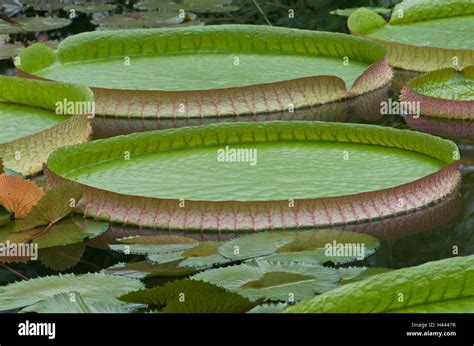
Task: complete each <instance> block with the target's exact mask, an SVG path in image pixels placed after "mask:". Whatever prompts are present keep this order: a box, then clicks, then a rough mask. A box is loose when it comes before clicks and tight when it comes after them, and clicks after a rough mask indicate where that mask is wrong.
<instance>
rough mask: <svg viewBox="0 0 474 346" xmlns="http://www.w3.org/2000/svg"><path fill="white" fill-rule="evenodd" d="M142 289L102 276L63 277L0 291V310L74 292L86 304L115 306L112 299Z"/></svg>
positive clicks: (136, 283) (130, 281) (132, 282)
mask: <svg viewBox="0 0 474 346" xmlns="http://www.w3.org/2000/svg"><path fill="white" fill-rule="evenodd" d="M141 287H143V285H142V283H141V282H140V281H138V280H133V279H128V278H124V277H119V276H114V275H104V274H97V273H94V274H83V275H77V276H76V275H74V274H66V275H59V276H47V277H41V278H36V279H30V280H27V281H20V282H15V283H12V284H9V285H7V286H4V287H3V290H2V291H0V311H5V310H12V309H18V308H22V307H25V306H30V305H33V304H35V303H38V302H40V301H43V300H47V299H49V298H52V297H54V296H55V295H56V294H59V293H72V292H78V293H80V294H81V295H82V297H83V298H84V300H86V301H87V302H102V303H106V304H119V303H120V302H119V301H118V300H117V299H116V298H115V297H117V296H119V295H121V294H124V293H126V292H129V291H133V290H137V289H140V288H141Z"/></svg>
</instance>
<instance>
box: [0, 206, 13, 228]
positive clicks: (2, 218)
mask: <svg viewBox="0 0 474 346" xmlns="http://www.w3.org/2000/svg"><path fill="white" fill-rule="evenodd" d="M11 221H12V214H10V213H9V212H8V211H7V210H6V209H5V208H3V207H2V206H0V227H1V226H5V225H6V224H9V223H10V222H11Z"/></svg>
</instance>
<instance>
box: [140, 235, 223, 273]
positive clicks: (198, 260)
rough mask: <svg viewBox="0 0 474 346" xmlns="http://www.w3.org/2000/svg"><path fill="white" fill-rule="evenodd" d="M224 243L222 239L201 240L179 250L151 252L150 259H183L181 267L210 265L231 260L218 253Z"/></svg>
mask: <svg viewBox="0 0 474 346" xmlns="http://www.w3.org/2000/svg"><path fill="white" fill-rule="evenodd" d="M222 244H223V242H220V241H205V242H199V245H197V246H194V247H192V248H190V249H186V250H182V251H178V252H172V253H164V254H150V255H148V259H149V260H150V261H152V262H156V263H167V262H174V261H177V260H181V261H180V263H179V265H178V266H179V267H194V268H203V267H210V266H213V265H215V264H223V263H226V262H230V259H228V258H225V257H224V256H222V255H221V254H219V253H218V249H219V247H220V246H221V245H222Z"/></svg>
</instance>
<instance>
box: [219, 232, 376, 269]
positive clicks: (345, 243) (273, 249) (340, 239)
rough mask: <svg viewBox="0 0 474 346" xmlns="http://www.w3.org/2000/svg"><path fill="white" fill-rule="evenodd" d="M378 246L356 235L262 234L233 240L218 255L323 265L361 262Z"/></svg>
mask: <svg viewBox="0 0 474 346" xmlns="http://www.w3.org/2000/svg"><path fill="white" fill-rule="evenodd" d="M378 246H379V242H378V241H377V239H375V238H374V237H372V236H370V235H368V234H363V233H355V232H345V231H334V230H317V231H304V232H297V231H290V232H260V233H255V234H252V235H247V236H242V237H239V238H236V239H233V240H230V241H228V242H227V243H225V244H224V245H223V246H221V247H220V249H219V252H220V253H221V254H222V255H223V256H225V257H227V258H230V259H232V260H244V259H249V258H255V257H262V256H263V258H264V259H265V260H266V261H271V262H304V263H309V264H323V263H325V262H329V261H330V262H333V263H336V264H339V263H346V262H352V261H354V260H361V259H363V258H365V257H367V256H369V255H371V254H372V253H373V252H374V251H375V249H376V248H377V247H378ZM236 249H238V253H237V254H236Z"/></svg>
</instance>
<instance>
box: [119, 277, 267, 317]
mask: <svg viewBox="0 0 474 346" xmlns="http://www.w3.org/2000/svg"><path fill="white" fill-rule="evenodd" d="M120 299H121V300H123V301H126V302H130V303H141V304H147V305H150V306H152V307H158V308H161V309H163V312H168V313H185V312H186V313H230V312H232V313H237V312H246V311H248V310H250V309H251V308H253V307H254V306H256V305H258V304H260V303H261V301H258V302H250V301H249V300H248V299H246V298H244V297H242V296H241V295H239V294H236V293H232V292H228V291H226V290H225V289H223V288H221V287H218V286H215V285H213V284H210V283H207V282H202V281H196V280H179V281H174V282H171V283H167V284H165V285H164V286H162V287H155V288H151V289H145V290H141V291H137V292H130V293H127V294H126V295H124V296H122V297H120Z"/></svg>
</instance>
